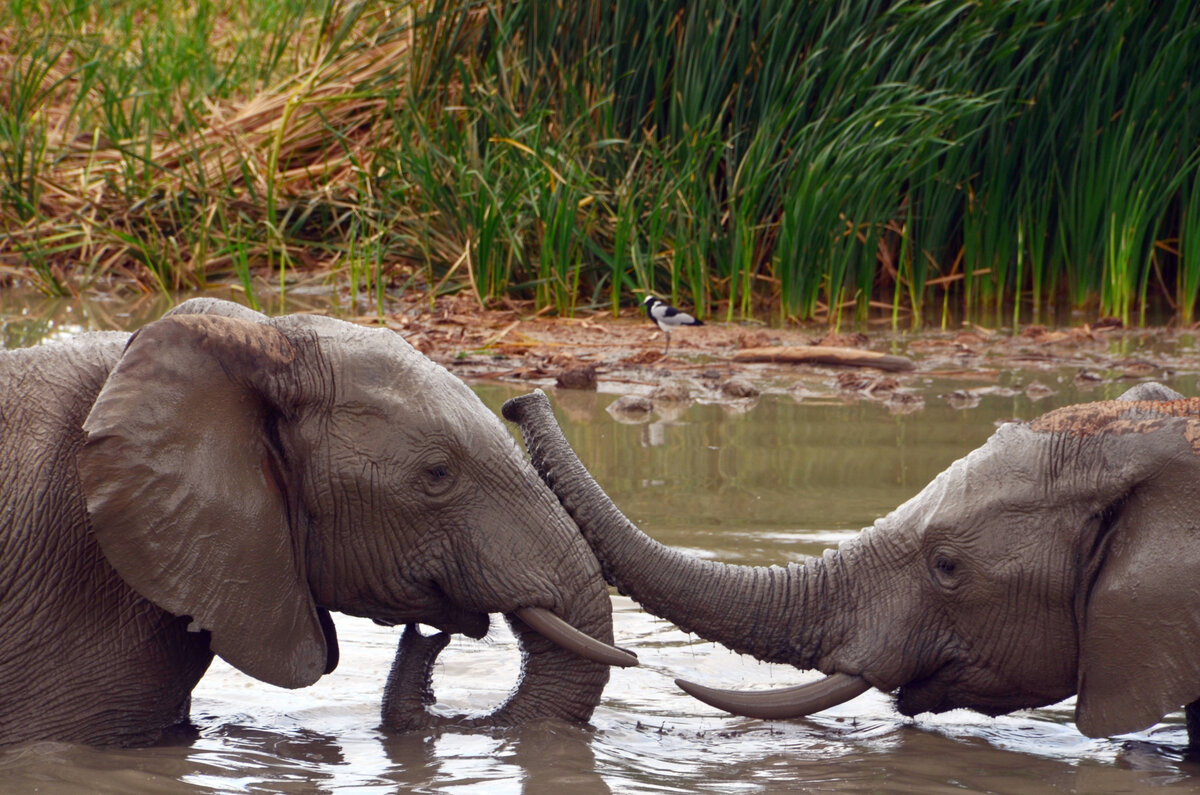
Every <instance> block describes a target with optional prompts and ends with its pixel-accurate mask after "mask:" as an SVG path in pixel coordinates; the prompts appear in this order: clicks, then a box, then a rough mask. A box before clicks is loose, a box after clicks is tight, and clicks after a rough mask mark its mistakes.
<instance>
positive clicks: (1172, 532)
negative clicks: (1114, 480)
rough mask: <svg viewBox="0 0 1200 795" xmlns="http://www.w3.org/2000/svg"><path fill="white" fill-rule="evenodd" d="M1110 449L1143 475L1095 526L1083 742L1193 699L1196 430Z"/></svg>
mask: <svg viewBox="0 0 1200 795" xmlns="http://www.w3.org/2000/svg"><path fill="white" fill-rule="evenodd" d="M1188 402H1191V401H1188ZM1112 441H1113V442H1114V443H1115V444H1116V445H1117V446H1120V447H1122V448H1123V449H1124V450H1125V453H1126V456H1127V460H1128V461H1129V462H1130V463H1129V466H1128V469H1129V470H1130V471H1134V470H1138V471H1140V473H1141V474H1140V476H1139V477H1137V478H1135V479H1133V480H1132V482H1130V483H1129V484H1127V486H1126V488H1127V489H1128V490H1127V491H1123V493H1122V494H1121V495H1119V499H1118V501H1117V502H1116V503H1114V504H1113V505H1112V506H1111V508H1110V509H1109V510H1108V511H1106V512H1105V514H1104V516H1103V518H1102V519H1098V520H1097V521H1098V523H1099V524H1101V525H1103V526H1102V527H1100V529H1099V531H1098V538H1097V539H1096V541H1095V542H1094V543H1093V544H1092V545H1091V546H1092V548H1093V551H1092V555H1093V560H1092V561H1091V563H1090V565H1089V566H1087V567H1086V568H1085V576H1084V578H1083V581H1082V582H1081V589H1082V590H1081V594H1080V597H1079V600H1078V605H1079V608H1078V610H1077V614H1078V616H1079V621H1080V632H1079V637H1080V647H1079V678H1078V698H1077V701H1076V708H1075V722H1076V725H1077V726H1078V727H1079V730H1080V731H1081V732H1083V733H1084V734H1086V735H1088V736H1091V737H1106V736H1111V735H1113V734H1123V733H1125V732H1130V731H1137V730H1140V729H1144V728H1146V727H1148V726H1151V725H1153V724H1154V723H1155V722H1157V721H1158V720H1159V719H1160V718H1161V717H1162V716H1163V715H1166V714H1167V713H1169V712H1172V711H1174V710H1177V709H1179V708H1180V707H1181V706H1182V705H1185V704H1188V703H1190V702H1191V701H1193V700H1195V699H1197V698H1200V457H1198V453H1200V421H1198V420H1195V419H1188V420H1185V419H1173V420H1171V421H1168V422H1167V423H1166V424H1165V425H1164V426H1163V427H1160V428H1159V429H1158V430H1156V431H1153V432H1146V433H1140V432H1133V433H1130V434H1128V435H1127V436H1125V437H1123V438H1115V439H1113V440H1112ZM1082 552H1087V550H1083V551H1082Z"/></svg>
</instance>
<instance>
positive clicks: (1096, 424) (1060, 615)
mask: <svg viewBox="0 0 1200 795" xmlns="http://www.w3.org/2000/svg"><path fill="white" fill-rule="evenodd" d="M503 412H504V415H505V417H507V418H508V419H510V420H512V421H514V422H517V423H519V424H520V427H521V430H522V432H523V433H524V435H525V439H526V443H527V445H528V447H529V450H530V455H531V458H532V460H533V461H534V463H535V465H536V466H537V467H538V469H539V471H540V472H541V473H542V475H543V477H544V478H545V479H546V482H547V483H548V484H549V485H550V486H551V488H552V489H553V490H554V491H555V493H556V494H558V496H559V498H560V499H561V500H562V502H563V504H564V505H565V506H566V507H567V510H568V511H569V512H570V513H571V515H572V517H573V518H574V519H575V521H576V522H577V523H578V525H579V527H580V529H581V530H582V532H583V533H584V535H585V536H586V537H587V539H588V542H589V543H590V544H591V545H592V548H593V549H594V551H595V553H596V555H597V557H598V558H599V559H600V562H601V566H602V568H603V570H604V573H605V577H606V578H607V579H608V581H609V582H610V583H611V584H614V585H616V586H617V587H618V588H619V589H620V590H621V591H622V592H624V593H626V594H628V595H630V596H631V597H632V598H633V599H635V600H637V601H638V602H640V603H641V604H642V606H643V607H645V609H647V610H648V611H649V612H651V613H653V614H654V615H657V616H661V617H663V618H666V619H668V620H670V621H672V622H674V623H675V624H677V625H678V626H679V627H680V628H682V629H683V630H685V631H687V632H692V633H695V634H697V635H699V636H700V637H702V638H705V639H707V640H711V641H716V642H718V643H721V644H724V645H725V646H728V647H729V648H731V649H733V650H735V651H738V652H742V653H746V654H750V655H753V656H754V657H756V658H758V659H760V660H764V661H768V662H779V663H788V664H791V665H794V666H796V667H799V668H804V669H814V668H815V669H818V670H820V671H822V672H824V673H826V674H829V676H828V677H827V678H826V679H825V680H822V681H821V682H818V683H814V684H811V685H803V686H800V687H796V688H788V689H785V690H781V691H767V692H757V693H756V692H750V693H738V692H734V691H727V690H717V689H714V688H710V687H704V686H701V685H697V684H693V683H688V682H683V681H681V680H680V681H679V684H680V685H681V686H682V687H684V689H685V690H687V691H688V692H690V693H691V694H692V695H694V696H697V697H699V698H701V699H702V700H704V701H706V702H708V703H710V704H713V705H714V706H718V707H720V708H722V709H725V710H727V711H730V712H734V713H738V714H742V715H747V716H750V717H760V718H788V717H799V716H801V715H805V714H809V713H811V712H814V711H817V710H819V709H823V708H826V707H828V706H831V705H833V704H837V703H840V702H842V701H846V700H848V699H850V698H853V697H854V696H856V695H858V694H859V693H862V692H863V691H864V690H866V689H867V688H870V687H875V688H878V689H880V690H882V691H884V692H894V693H895V695H896V703H897V706H898V708H899V710H900V712H901V713H903V714H905V715H916V714H919V713H922V712H942V711H945V710H949V709H954V708H956V707H967V708H970V709H974V710H976V711H979V712H982V713H985V714H987V715H1000V714H1003V713H1007V712H1011V711H1013V710H1017V709H1023V708H1032V707H1039V706H1044V705H1047V704H1051V703H1054V702H1057V701H1060V700H1062V699H1065V698H1067V697H1068V696H1071V695H1077V696H1078V699H1077V702H1076V709H1075V722H1076V725H1077V726H1078V727H1079V729H1080V731H1082V732H1083V733H1084V734H1086V735H1088V736H1091V737H1103V736H1110V735H1113V734H1122V733H1126V732H1131V731H1136V730H1140V729H1143V728H1146V727H1148V726H1150V725H1152V724H1154V723H1155V722H1156V721H1158V720H1159V719H1161V718H1162V717H1163V716H1164V715H1165V714H1167V713H1168V712H1172V711H1174V710H1177V709H1179V708H1180V707H1182V706H1186V707H1187V723H1188V732H1189V741H1190V743H1191V744H1192V745H1196V744H1197V743H1198V742H1200V398H1192V399H1183V398H1182V396H1180V395H1179V394H1178V393H1175V392H1173V391H1172V390H1169V389H1167V388H1165V387H1162V386H1160V385H1157V384H1144V385H1140V386H1138V387H1135V388H1134V389H1132V390H1130V391H1129V392H1127V393H1126V394H1125V395H1123V396H1122V397H1121V398H1120V399H1118V400H1114V401H1107V402H1100V403H1090V404H1083V405H1076V406H1070V407H1067V408H1063V409H1059V410H1057V411H1053V412H1050V413H1048V414H1045V415H1043V416H1041V417H1039V418H1037V419H1035V420H1033V421H1031V422H1027V423H1025V422H1013V423H1006V424H1004V425H1002V426H1001V427H1000V428H999V429H998V430H997V431H996V432H995V433H994V434H993V435H992V437H991V438H990V439H989V440H988V441H987V443H985V444H984V445H983V446H982V447H980V448H979V449H977V450H975V451H974V452H972V453H970V454H969V455H967V456H966V457H964V458H962V459H960V460H959V461H957V462H955V463H954V464H952V465H951V466H950V467H949V468H948V469H947V470H946V471H944V472H942V473H941V474H940V475H938V477H937V478H935V479H934V480H933V482H932V483H930V484H929V485H928V486H926V487H925V489H924V490H922V491H921V492H920V493H919V494H917V495H916V496H915V497H913V498H911V499H910V500H909V501H908V502H906V503H904V504H903V505H901V506H900V507H899V508H897V509H896V510H894V511H893V512H891V513H890V514H888V515H887V516H885V517H884V518H882V519H879V520H877V521H876V522H875V524H874V526H873V527H869V528H867V529H865V530H864V531H862V533H860V534H859V535H858V536H856V537H855V538H853V539H850V540H848V541H845V542H843V543H842V544H840V545H839V546H838V548H837V549H830V550H827V551H826V552H825V553H824V554H823V555H822V556H821V557H820V558H818V559H815V560H810V561H808V562H806V563H803V564H791V565H788V566H786V567H779V566H771V567H759V566H736V565H726V564H721V563H717V562H713V561H706V560H700V559H697V558H694V557H691V556H688V555H685V554H682V553H680V552H678V551H676V550H673V549H670V548H668V547H665V546H663V545H662V544H659V543H657V542H655V541H654V540H652V539H651V538H649V537H648V536H646V535H645V534H644V533H642V532H641V531H640V530H639V529H638V528H637V527H635V526H634V525H633V524H631V523H630V522H629V521H628V520H627V519H626V518H625V517H624V516H623V515H622V514H621V512H620V511H619V510H618V509H617V508H616V506H614V505H613V504H612V503H611V501H610V500H609V499H608V497H607V495H605V494H604V493H603V491H601V489H600V487H599V486H598V485H597V484H596V483H595V482H594V481H593V480H592V478H591V476H590V475H589V474H588V473H587V471H586V470H585V469H584V467H583V465H582V464H581V463H580V462H579V460H578V458H576V457H575V454H574V452H573V451H572V450H571V449H570V447H569V446H568V444H567V442H566V440H565V439H564V438H563V436H562V433H561V431H560V430H559V428H558V426H557V425H556V424H555V422H554V417H553V413H552V412H551V411H550V408H549V405H548V402H547V401H546V398H545V396H544V395H541V394H540V393H535V394H532V395H526V396H522V397H519V398H514V399H513V400H511V401H509V402H508V403H507V404H505V406H504V410H503Z"/></svg>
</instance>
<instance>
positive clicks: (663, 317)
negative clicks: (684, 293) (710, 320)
mask: <svg viewBox="0 0 1200 795" xmlns="http://www.w3.org/2000/svg"><path fill="white" fill-rule="evenodd" d="M642 306H644V307H646V317H648V318H650V319H651V320H653V321H654V322H655V323H657V324H658V327H659V328H660V329H662V330H663V333H664V334H666V335H667V347H666V348H663V356H666V355H667V351H669V350H670V349H671V329H673V328H676V327H677V326H703V325H704V323H702V322H701V321H699V320H697V319H696V318H694V317H692V316H691V315H689V314H688V313H687V312H680V311H679V310H678V309H676V308H675V307H673V306H671V305H670V304H668V303H667V302H666V301H663V300H660V299H658V298H655V297H654V296H652V295H648V296H646V300H644V301H642Z"/></svg>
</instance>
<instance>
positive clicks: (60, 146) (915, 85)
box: [0, 0, 1200, 325]
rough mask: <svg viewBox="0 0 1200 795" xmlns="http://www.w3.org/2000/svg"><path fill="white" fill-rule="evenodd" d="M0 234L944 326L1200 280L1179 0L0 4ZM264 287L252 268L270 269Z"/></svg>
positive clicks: (292, 271) (483, 295)
mask: <svg viewBox="0 0 1200 795" xmlns="http://www.w3.org/2000/svg"><path fill="white" fill-rule="evenodd" d="M0 33H3V34H4V37H3V38H0V40H4V41H6V42H11V43H10V44H9V45H8V46H9V51H8V52H4V53H0V55H3V56H4V57H5V58H6V59H8V62H9V63H11V65H12V66H11V68H10V69H9V70H8V76H7V78H5V80H6V82H4V83H3V84H2V85H0V92H2V93H3V100H4V101H3V102H2V103H0V174H2V177H3V184H2V185H0V258H3V262H4V263H5V264H8V265H12V264H19V265H24V266H25V267H26V268H27V269H28V273H29V275H30V278H31V279H32V280H34V281H35V282H36V283H38V284H39V285H41V286H42V287H43V289H45V290H47V291H50V292H68V291H71V290H75V289H78V288H79V286H80V285H82V284H86V282H87V281H88V280H89V279H91V278H93V277H95V276H96V275H98V274H100V273H103V272H106V271H110V270H113V269H116V270H118V271H119V272H121V273H126V274H129V275H131V276H133V277H134V278H136V279H139V280H141V281H142V282H143V283H144V284H145V285H146V286H147V287H148V288H151V289H156V290H164V291H166V290H174V289H178V288H187V287H194V286H201V285H203V284H205V283H206V282H207V281H208V280H209V279H211V278H230V279H234V280H237V281H238V282H239V283H241V284H242V286H243V288H244V289H246V290H247V292H249V293H250V294H251V296H252V297H253V292H254V290H255V289H260V290H261V289H263V288H262V282H263V280H264V279H270V280H272V281H273V282H274V283H275V284H277V285H278V289H280V290H286V289H287V288H288V285H289V284H290V283H291V282H292V280H293V279H294V278H295V277H296V275H297V270H305V269H307V270H312V269H314V268H316V269H324V271H326V272H327V273H328V274H329V278H330V279H333V280H336V281H338V282H340V283H343V284H346V285H347V286H348V287H349V288H350V289H351V291H352V292H353V293H354V294H355V295H358V294H359V293H362V294H363V295H369V296H371V302H372V303H373V304H374V305H375V306H376V308H377V310H378V311H382V307H383V305H384V298H385V297H386V291H387V290H388V289H399V288H400V287H401V286H404V287H405V288H409V287H411V288H417V289H424V290H425V291H427V293H428V294H429V296H430V299H431V300H432V299H433V298H434V297H436V295H438V294H441V293H445V292H449V291H457V290H468V291H471V292H473V293H474V295H475V296H476V297H477V298H478V300H479V301H480V302H481V303H485V304H486V303H488V302H491V301H495V300H498V299H501V298H504V297H509V296H511V297H517V298H528V299H532V300H533V301H534V302H535V304H536V305H537V306H538V307H551V308H553V309H554V310H555V311H557V312H559V313H562V314H570V313H572V312H574V311H576V310H577V309H579V308H580V307H601V306H603V307H606V308H608V309H609V310H610V311H612V312H614V313H616V312H617V311H619V310H620V308H621V307H622V306H629V305H631V304H633V303H635V302H637V301H638V300H640V297H641V295H642V294H644V293H645V292H651V291H653V292H658V293H660V294H662V295H665V296H668V297H670V298H671V299H672V300H674V301H678V302H681V303H684V304H688V305H689V306H692V307H693V308H694V309H695V310H696V312H697V313H698V314H699V315H700V316H702V317H709V316H712V315H716V316H718V317H720V318H722V319H737V318H742V317H747V316H751V315H754V314H760V313H763V312H764V311H766V312H769V313H770V314H772V315H773V316H775V317H777V318H794V319H800V320H807V319H820V320H824V321H826V322H829V323H834V324H837V323H843V322H850V321H858V320H862V319H864V318H866V317H867V316H868V314H870V313H872V312H880V313H883V312H887V313H890V315H891V318H892V322H893V324H894V325H899V324H900V322H901V321H902V320H903V319H905V318H907V319H908V322H910V323H913V324H920V323H924V322H927V321H928V320H931V319H940V320H941V322H943V323H949V322H951V321H952V320H954V319H956V318H959V317H971V316H973V315H981V316H982V315H987V316H997V313H998V312H999V311H1000V310H1004V309H1006V308H1007V309H1008V310H1009V311H1011V312H1012V314H1011V317H1012V318H1013V321H1014V323H1015V322H1017V321H1018V320H1019V319H1020V318H1022V317H1023V311H1024V309H1025V308H1026V307H1032V314H1031V315H1030V317H1031V318H1032V319H1035V320H1037V319H1039V318H1042V317H1044V316H1045V314H1046V312H1047V308H1048V307H1049V306H1051V305H1052V304H1054V303H1057V302H1065V303H1067V304H1069V305H1072V306H1076V307H1090V308H1091V309H1092V310H1093V311H1094V312H1096V313H1100V314H1106V315H1116V316H1118V317H1121V318H1122V319H1124V320H1125V321H1127V322H1134V321H1139V320H1142V319H1144V313H1145V312H1146V309H1147V307H1148V306H1149V305H1150V304H1151V303H1153V302H1155V301H1158V300H1166V301H1169V302H1171V304H1172V306H1174V307H1175V309H1176V311H1177V312H1178V315H1179V317H1180V319H1181V320H1182V321H1184V322H1190V321H1191V319H1192V318H1193V317H1194V314H1195V304H1196V301H1197V298H1198V293H1200V256H1198V255H1197V251H1200V244H1197V242H1196V240H1197V239H1198V238H1200V231H1198V230H1200V220H1198V219H1200V209H1198V205H1200V191H1198V190H1197V187H1196V186H1197V185H1200V176H1198V169H1200V165H1198V162H1197V149H1198V148H1197V142H1198V141H1200V89H1198V88H1197V86H1196V84H1195V83H1196V81H1195V76H1196V75H1198V74H1200V41H1198V37H1200V7H1196V6H1195V5H1194V4H1189V3H1183V2H1177V3H1176V2H1167V3H1143V2H1137V0H1116V2H1112V3H1096V2H1087V1H1085V0H1025V1H1024V2H1020V3H1015V2H1004V3H968V2H949V1H947V2H933V3H930V2H917V1H916V0H901V1H900V2H885V0H854V1H853V2H837V1H835V0H807V2H803V3H794V2H790V0H789V1H787V2H785V1H784V0H766V1H765V2H764V1H763V0H759V1H758V2H748V0H731V2H715V0H712V1H710V0H701V1H700V2H683V0H671V1H669V2H654V3H651V2H648V0H612V1H611V2H607V3H599V2H593V3H565V2H549V3H546V2H533V1H532V0H515V1H514V2H509V3H497V2H491V1H489V0H421V1H420V2H409V3H399V4H397V3H384V2H381V1H376V0H359V1H358V2H349V1H347V0H266V1H265V2H262V3H255V4H236V3H233V2H232V0H198V1H197V2H196V3H192V4H189V5H188V6H187V7H186V8H185V7H183V5H182V4H176V3H168V2H166V1H165V0H124V1H123V2H115V0H102V2H97V3H79V2H74V1H72V0H49V2H46V1H45V0H43V2H32V0H14V2H12V3H10V4H9V5H8V7H7V9H4V10H0ZM256 285H257V286H256Z"/></svg>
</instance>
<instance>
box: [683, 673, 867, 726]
mask: <svg viewBox="0 0 1200 795" xmlns="http://www.w3.org/2000/svg"><path fill="white" fill-rule="evenodd" d="M675 684H677V685H679V687H680V688H681V689H683V691H684V692H686V693H687V694H688V695H690V696H692V697H693V698H696V699H698V700H700V701H703V702H704V703H705V704H708V705H709V706H710V707H716V708H717V709H723V710H725V711H726V712H731V713H733V714H734V715H744V716H745V717H747V718H762V719H763V720H787V719H788V718H802V717H804V716H805V715H811V714H812V713H814V712H820V711H821V710H823V709H829V708H830V707H835V706H837V705H838V704H841V703H843V702H846V701H849V700H850V699H852V698H854V697H855V696H860V695H862V694H863V693H865V692H867V691H868V690H870V689H871V686H870V685H869V684H867V680H865V679H863V678H862V677H861V676H851V675H850V674H840V673H839V674H832V675H831V676H827V677H825V678H824V679H822V680H821V681H819V682H809V683H808V684H804V685H797V686H795V687H784V688H780V689H778V690H718V689H717V688H715V687H706V686H704V685H698V684H696V683H695V682H689V681H687V680H685V679H676V680H675Z"/></svg>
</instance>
